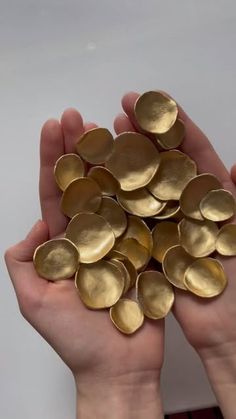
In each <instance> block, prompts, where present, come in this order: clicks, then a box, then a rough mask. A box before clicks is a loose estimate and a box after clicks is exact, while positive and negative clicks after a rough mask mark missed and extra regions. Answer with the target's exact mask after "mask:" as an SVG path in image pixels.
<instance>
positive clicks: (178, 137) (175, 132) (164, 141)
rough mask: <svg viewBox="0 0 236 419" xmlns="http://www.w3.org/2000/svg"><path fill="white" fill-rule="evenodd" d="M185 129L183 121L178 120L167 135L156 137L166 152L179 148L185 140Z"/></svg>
mask: <svg viewBox="0 0 236 419" xmlns="http://www.w3.org/2000/svg"><path fill="white" fill-rule="evenodd" d="M184 134H185V127H184V123H183V121H181V119H177V120H176V122H175V123H174V125H173V126H172V127H171V128H170V129H169V131H167V132H166V133H165V134H158V135H156V140H157V142H158V144H159V145H160V146H161V147H162V148H164V149H165V150H170V149H172V148H177V147H179V146H180V145H181V144H182V142H183V139H184Z"/></svg>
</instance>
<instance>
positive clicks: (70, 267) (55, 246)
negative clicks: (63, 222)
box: [33, 238, 79, 281]
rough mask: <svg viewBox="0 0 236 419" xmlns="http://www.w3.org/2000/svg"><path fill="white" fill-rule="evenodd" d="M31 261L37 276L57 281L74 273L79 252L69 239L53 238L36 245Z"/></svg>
mask: <svg viewBox="0 0 236 419" xmlns="http://www.w3.org/2000/svg"><path fill="white" fill-rule="evenodd" d="M33 262H34V266H35V269H36V271H37V273H38V274H39V276H41V277H43V278H45V279H49V280H51V281H58V280H59V279H67V278H71V277H72V276H73V275H74V274H75V272H76V271H77V269H78V267H79V253H78V250H77V248H76V247H75V245H74V244H73V243H71V241H70V240H67V239H64V238H62V239H53V240H49V241H47V242H45V243H43V244H41V245H40V246H38V247H37V249H36V250H35V252H34V256H33Z"/></svg>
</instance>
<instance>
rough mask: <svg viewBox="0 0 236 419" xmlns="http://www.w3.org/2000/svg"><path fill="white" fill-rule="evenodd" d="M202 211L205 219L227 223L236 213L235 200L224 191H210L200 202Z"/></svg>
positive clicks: (229, 193)
mask: <svg viewBox="0 0 236 419" xmlns="http://www.w3.org/2000/svg"><path fill="white" fill-rule="evenodd" d="M200 211H201V214H202V216H203V217H204V218H207V219H208V220H212V221H225V220H228V219H229V218H231V217H233V215H235V213H236V204H235V198H234V197H233V195H232V194H231V192H229V191H226V190H224V189H217V190H215V191H210V192H208V194H207V195H206V196H204V198H203V199H202V200H201V202H200Z"/></svg>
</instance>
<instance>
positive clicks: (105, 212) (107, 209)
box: [97, 196, 127, 237]
mask: <svg viewBox="0 0 236 419" xmlns="http://www.w3.org/2000/svg"><path fill="white" fill-rule="evenodd" d="M97 214H99V215H101V216H102V217H103V218H105V220H107V222H108V223H109V224H110V226H111V228H112V230H113V233H114V235H115V237H120V236H121V235H122V234H123V233H124V231H125V229H126V227H127V217H126V214H125V212H124V210H123V209H122V208H121V207H120V205H119V204H118V203H117V201H115V199H113V198H110V197H108V196H104V197H103V198H102V202H101V205H100V207H99V210H98V211H97Z"/></svg>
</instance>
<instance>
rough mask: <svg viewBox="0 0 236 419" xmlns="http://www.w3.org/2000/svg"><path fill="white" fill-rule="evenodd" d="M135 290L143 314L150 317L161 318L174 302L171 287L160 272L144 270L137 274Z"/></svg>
mask: <svg viewBox="0 0 236 419" xmlns="http://www.w3.org/2000/svg"><path fill="white" fill-rule="evenodd" d="M136 292H137V299H138V302H139V304H140V306H141V308H142V310H143V312H144V314H145V316H147V317H149V318H150V319H162V318H163V317H165V316H166V315H167V314H168V313H169V311H170V310H171V307H172V305H173V303H174V298H175V296H174V290H173V287H172V285H171V284H170V283H169V282H168V281H167V279H166V278H165V276H164V275H163V273H161V272H157V271H146V272H142V273H141V274H139V276H138V279H137V283H136Z"/></svg>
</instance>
